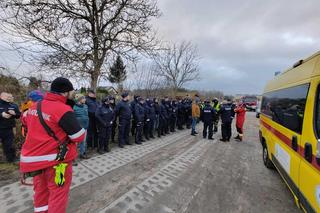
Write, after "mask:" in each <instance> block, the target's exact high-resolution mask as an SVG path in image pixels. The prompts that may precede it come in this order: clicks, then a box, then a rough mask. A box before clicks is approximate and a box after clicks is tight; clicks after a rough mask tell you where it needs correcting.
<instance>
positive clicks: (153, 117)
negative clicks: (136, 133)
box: [148, 103, 157, 121]
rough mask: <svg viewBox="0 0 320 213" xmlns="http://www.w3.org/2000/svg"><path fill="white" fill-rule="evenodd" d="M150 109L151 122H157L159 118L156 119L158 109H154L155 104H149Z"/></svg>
mask: <svg viewBox="0 0 320 213" xmlns="http://www.w3.org/2000/svg"><path fill="white" fill-rule="evenodd" d="M148 107H149V110H150V112H149V114H150V120H153V121H154V120H156V119H157V117H156V109H155V107H154V104H153V103H149V104H148Z"/></svg>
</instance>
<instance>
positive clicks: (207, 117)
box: [200, 104, 217, 123]
mask: <svg viewBox="0 0 320 213" xmlns="http://www.w3.org/2000/svg"><path fill="white" fill-rule="evenodd" d="M216 113H217V112H216V110H215V109H214V108H213V107H212V106H210V104H206V105H205V106H204V107H203V109H202V110H201V112H200V119H201V120H202V121H203V122H204V123H212V122H213V121H214V118H215V116H216Z"/></svg>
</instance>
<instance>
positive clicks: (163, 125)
mask: <svg viewBox="0 0 320 213" xmlns="http://www.w3.org/2000/svg"><path fill="white" fill-rule="evenodd" d="M166 126H167V120H166V119H165V118H160V122H159V129H160V135H164V134H165V133H166V130H165V129H166Z"/></svg>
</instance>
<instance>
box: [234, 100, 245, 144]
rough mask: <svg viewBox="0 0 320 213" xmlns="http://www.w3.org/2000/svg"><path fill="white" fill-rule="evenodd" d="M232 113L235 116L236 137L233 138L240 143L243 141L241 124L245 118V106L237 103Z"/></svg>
mask: <svg viewBox="0 0 320 213" xmlns="http://www.w3.org/2000/svg"><path fill="white" fill-rule="evenodd" d="M234 112H235V113H236V114H237V119H236V127H237V132H238V136H237V137H235V139H237V140H239V141H242V140H243V124H244V121H245V118H246V105H245V104H244V103H239V104H238V105H237V107H236V109H235V110H234Z"/></svg>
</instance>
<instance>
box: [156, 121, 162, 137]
mask: <svg viewBox="0 0 320 213" xmlns="http://www.w3.org/2000/svg"><path fill="white" fill-rule="evenodd" d="M162 132H163V119H161V118H159V125H158V129H157V133H158V137H159V138H160V137H161V135H162Z"/></svg>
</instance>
